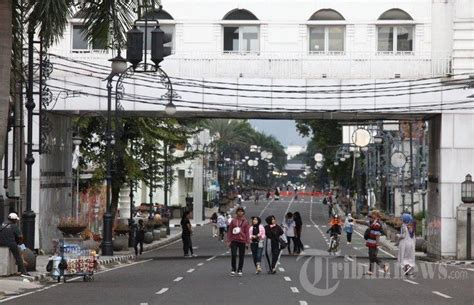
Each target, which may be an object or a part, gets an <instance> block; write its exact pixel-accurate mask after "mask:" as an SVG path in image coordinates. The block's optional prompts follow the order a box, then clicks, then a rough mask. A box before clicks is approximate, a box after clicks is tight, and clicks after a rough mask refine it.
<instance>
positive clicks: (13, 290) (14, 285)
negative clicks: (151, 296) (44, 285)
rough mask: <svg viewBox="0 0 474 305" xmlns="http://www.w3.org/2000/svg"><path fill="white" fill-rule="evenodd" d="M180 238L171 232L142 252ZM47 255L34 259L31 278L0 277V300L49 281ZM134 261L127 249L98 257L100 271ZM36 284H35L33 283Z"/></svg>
mask: <svg viewBox="0 0 474 305" xmlns="http://www.w3.org/2000/svg"><path fill="white" fill-rule="evenodd" d="M180 237H181V232H180V230H172V232H171V234H170V236H168V237H167V238H164V239H160V240H158V241H153V242H152V243H151V244H145V245H144V246H143V250H144V251H150V250H154V249H157V248H159V247H162V246H165V245H167V244H170V243H172V242H174V241H176V240H179V239H180ZM49 257H50V256H49V255H38V256H37V257H36V271H32V272H30V274H31V278H23V277H20V276H10V277H0V299H1V298H3V297H5V296H8V295H16V294H19V293H21V292H22V291H24V290H27V289H34V288H38V287H39V285H40V283H38V282H45V281H47V280H49V279H50V276H49V273H48V272H47V271H46V265H47V264H48V261H49ZM134 259H135V250H134V249H133V248H129V250H128V251H115V252H114V256H100V257H99V266H100V269H102V268H106V267H110V268H113V267H114V266H115V265H118V264H124V263H125V264H126V263H130V262H131V261H133V260H134ZM35 282H36V283H35Z"/></svg>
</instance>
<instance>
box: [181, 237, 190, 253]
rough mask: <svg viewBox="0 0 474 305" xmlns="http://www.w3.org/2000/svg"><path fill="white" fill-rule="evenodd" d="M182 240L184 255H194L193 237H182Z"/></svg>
mask: <svg viewBox="0 0 474 305" xmlns="http://www.w3.org/2000/svg"><path fill="white" fill-rule="evenodd" d="M181 239H182V240H183V251H184V255H188V253H189V252H191V255H192V254H193V243H192V241H191V235H181Z"/></svg>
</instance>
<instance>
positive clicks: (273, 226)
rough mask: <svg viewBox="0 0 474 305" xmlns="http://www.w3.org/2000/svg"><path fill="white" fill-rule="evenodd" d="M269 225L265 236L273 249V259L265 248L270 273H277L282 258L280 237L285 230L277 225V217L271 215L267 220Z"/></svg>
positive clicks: (266, 227)
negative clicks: (277, 266)
mask: <svg viewBox="0 0 474 305" xmlns="http://www.w3.org/2000/svg"><path fill="white" fill-rule="evenodd" d="M265 222H266V223H267V225H266V226H265V236H266V237H267V240H268V239H269V240H270V247H271V257H270V256H269V255H268V253H267V248H266V247H265V256H266V257H267V263H268V267H269V269H270V271H268V273H270V274H275V273H276V264H277V262H278V259H279V258H280V253H281V249H280V237H281V236H282V235H283V234H284V232H283V229H282V228H281V227H280V226H279V225H277V223H276V219H275V216H273V215H270V216H268V217H267V218H265Z"/></svg>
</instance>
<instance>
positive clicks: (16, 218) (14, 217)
mask: <svg viewBox="0 0 474 305" xmlns="http://www.w3.org/2000/svg"><path fill="white" fill-rule="evenodd" d="M8 219H11V220H19V219H20V218H19V217H18V215H17V214H16V213H10V214H8Z"/></svg>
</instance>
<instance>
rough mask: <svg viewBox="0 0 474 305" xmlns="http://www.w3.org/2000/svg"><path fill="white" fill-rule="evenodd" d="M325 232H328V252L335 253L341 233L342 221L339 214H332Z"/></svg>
mask: <svg viewBox="0 0 474 305" xmlns="http://www.w3.org/2000/svg"><path fill="white" fill-rule="evenodd" d="M326 233H329V234H330V241H331V242H330V244H329V249H328V252H334V253H336V252H337V250H338V247H339V235H341V234H342V221H341V218H340V217H339V215H337V214H336V215H334V216H333V217H332V219H331V222H330V223H329V229H328V230H327V232H326Z"/></svg>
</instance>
